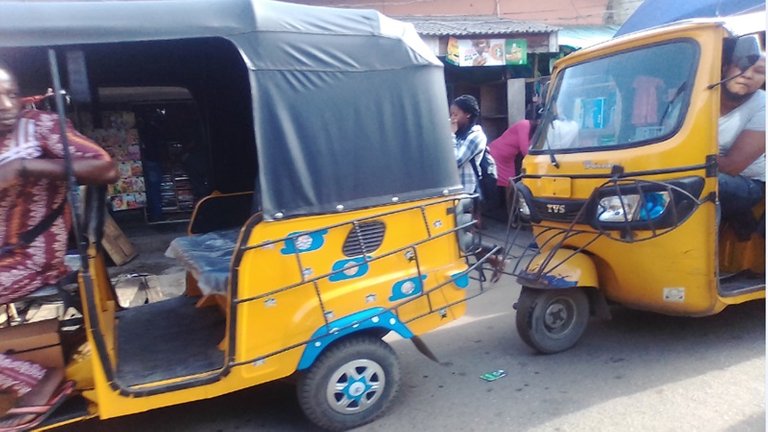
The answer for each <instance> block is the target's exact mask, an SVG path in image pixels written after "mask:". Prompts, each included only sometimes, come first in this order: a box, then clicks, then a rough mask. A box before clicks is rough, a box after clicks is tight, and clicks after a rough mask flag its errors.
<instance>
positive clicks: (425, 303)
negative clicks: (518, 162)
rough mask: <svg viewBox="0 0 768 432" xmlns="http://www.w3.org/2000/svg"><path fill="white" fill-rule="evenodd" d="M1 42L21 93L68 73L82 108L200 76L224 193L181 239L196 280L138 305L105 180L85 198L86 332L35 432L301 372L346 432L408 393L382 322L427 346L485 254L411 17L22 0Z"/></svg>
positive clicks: (318, 404)
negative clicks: (115, 252)
mask: <svg viewBox="0 0 768 432" xmlns="http://www.w3.org/2000/svg"><path fill="white" fill-rule="evenodd" d="M0 57H1V58H3V59H4V61H6V62H7V63H8V64H9V65H10V66H11V68H12V69H13V70H14V71H15V72H16V74H17V76H18V77H19V79H20V81H21V86H22V88H46V87H47V86H50V87H52V88H54V90H55V94H56V104H55V105H56V108H57V110H58V112H59V115H60V116H66V115H69V116H70V117H71V118H72V119H73V120H74V121H75V122H76V121H77V119H78V113H80V114H82V113H83V112H86V111H89V110H98V100H97V99H98V91H97V90H98V89H99V88H102V87H119V88H124V89H128V93H131V89H136V91H137V92H138V91H139V89H140V90H141V92H142V93H147V92H148V91H151V90H152V89H154V88H162V89H167V88H169V87H181V88H184V89H186V90H187V91H188V92H189V93H190V94H192V96H193V97H194V100H195V102H196V103H197V106H198V107H199V110H200V117H201V118H202V119H204V125H203V129H204V130H205V132H206V139H207V140H208V142H209V144H210V149H211V151H210V155H209V157H210V163H211V165H212V167H213V175H212V183H213V186H214V188H215V189H216V192H215V193H213V194H212V195H210V196H209V197H207V198H205V199H203V200H201V201H200V202H199V203H198V204H197V206H196V209H195V212H194V214H193V216H192V219H191V221H190V223H189V235H188V236H186V237H181V238H179V239H177V240H174V242H172V244H171V246H170V248H169V253H171V254H173V255H174V256H176V257H177V258H178V259H179V260H180V261H181V262H182V263H183V265H184V266H185V269H186V270H187V280H186V284H187V285H186V290H185V293H184V295H182V296H179V297H175V298H171V299H167V300H162V301H159V302H154V303H149V304H146V305H141V306H138V307H131V308H128V307H124V306H122V305H120V304H119V302H118V298H117V296H116V294H115V289H114V287H113V285H112V282H111V280H110V278H109V274H108V272H107V268H106V258H105V254H104V251H103V248H102V242H101V239H102V236H103V224H104V213H105V209H106V207H105V203H104V191H103V190H100V189H99V188H88V190H86V191H85V193H84V194H82V195H79V196H78V195H77V194H75V193H72V194H71V196H70V201H71V207H72V208H73V209H79V208H80V207H81V205H80V204H81V203H84V205H83V206H82V207H83V209H81V210H79V211H75V215H74V216H75V217H76V219H77V220H76V223H75V224H74V225H75V228H76V233H75V236H76V238H77V239H78V242H77V243H78V246H79V253H80V258H81V270H80V272H79V275H78V277H79V295H80V298H81V307H82V312H83V317H84V323H83V326H82V327H81V329H82V331H84V336H85V337H86V342H85V343H84V344H83V345H81V346H66V344H65V346H64V347H63V348H64V353H65V356H64V359H63V361H64V364H65V367H66V377H65V379H66V380H67V382H68V383H70V389H69V390H72V391H71V394H69V393H68V396H67V397H64V398H60V399H58V400H57V401H56V404H57V405H58V409H56V410H55V411H53V412H52V413H51V412H49V413H46V415H45V416H38V417H36V418H34V419H32V420H31V421H29V422H26V423H24V424H22V425H20V428H21V429H28V428H35V427H37V428H40V429H49V428H53V427H55V426H59V425H62V424H66V423H71V422H75V421H79V420H82V419H85V418H90V417H98V418H100V419H109V418H114V417H118V416H125V415H129V414H134V413H140V412H144V411H148V410H152V409H155V408H160V407H165V406H170V405H177V404H183V403H186V402H190V401H197V400H201V399H207V398H213V397H216V396H219V395H224V394H227V393H231V392H234V391H237V390H241V389H245V388H249V387H253V386H257V385H259V384H262V383H266V382H270V381H275V380H279V379H283V378H288V377H290V378H292V379H295V381H296V383H297V394H298V399H299V403H300V405H301V407H302V409H303V411H304V412H305V413H306V415H307V416H308V417H309V419H310V420H311V421H313V422H314V423H316V424H317V425H318V426H319V427H322V428H325V429H334V430H342V429H348V428H352V427H355V426H359V425H362V424H365V423H368V422H371V421H373V420H374V419H375V418H377V417H378V416H380V415H382V413H383V412H384V410H385V409H386V407H387V406H388V405H389V403H390V401H391V399H392V398H393V396H394V395H395V394H396V392H397V388H398V383H399V366H398V363H397V358H396V355H395V352H394V351H393V350H392V348H390V347H389V346H388V345H387V344H386V343H385V342H383V341H382V337H383V336H384V335H386V334H388V333H390V332H395V333H397V334H399V335H400V336H402V337H403V338H408V339H412V340H414V342H416V344H417V348H420V350H421V351H422V352H424V353H426V354H430V353H429V350H428V348H427V347H426V346H425V345H424V344H423V342H421V341H420V340H419V338H418V336H419V335H421V334H424V333H426V332H428V331H430V330H432V329H434V328H436V327H439V326H441V325H443V324H446V323H448V322H450V321H452V320H454V319H456V318H458V317H460V316H461V315H462V314H463V313H464V310H465V304H464V302H465V300H466V299H467V298H468V297H470V296H468V295H467V288H468V285H469V282H470V279H473V278H475V277H476V276H475V274H474V273H472V272H474V271H475V270H479V269H480V268H481V267H482V265H483V262H484V260H485V259H486V258H487V256H488V254H479V253H478V252H477V251H478V248H477V246H478V245H477V235H476V234H475V233H474V232H473V231H472V229H471V228H472V226H473V225H474V223H475V222H474V220H473V219H472V207H471V202H472V201H471V197H469V196H467V195H466V194H464V193H463V192H462V188H461V184H460V182H459V179H458V174H457V170H456V165H455V160H454V156H453V151H452V148H451V145H450V142H451V139H450V132H449V125H448V123H447V121H446V118H447V116H446V100H447V97H446V91H445V87H444V82H443V70H442V64H441V63H440V61H439V60H438V59H437V58H436V57H435V56H434V55H433V54H432V53H431V51H430V50H429V49H428V48H427V46H426V45H425V44H424V43H423V41H421V39H420V38H419V37H418V35H417V34H416V32H415V30H414V29H413V27H412V26H411V25H410V24H404V23H400V22H398V21H395V20H392V19H389V18H387V17H385V16H382V15H380V14H379V13H377V12H375V11H362V10H352V9H338V10H337V9H331V8H320V7H310V6H304V5H295V4H284V3H279V2H271V1H251V0H221V1H217V2H209V1H204V0H191V1H190V0H183V1H182V0H178V1H174V0H171V1H162V2H154V1H153V2H70V1H64V2H62V1H42V2H10V3H4V4H3V6H2V14H0ZM59 64H61V65H62V67H60V66H59ZM65 95H66V98H67V99H70V100H71V104H69V105H68V104H67V102H66V101H65ZM189 127H190V128H192V127H198V126H197V125H189ZM493 251H494V249H487V250H486V252H489V253H490V252H493ZM8 330H10V331H13V330H14V327H10V329H0V339H1V338H2V337H3V336H2V335H3V334H7V333H2V331H8ZM72 339H73V338H67V340H72ZM72 386H73V387H74V389H72V388H71V387H72Z"/></svg>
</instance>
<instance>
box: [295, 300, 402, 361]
mask: <svg viewBox="0 0 768 432" xmlns="http://www.w3.org/2000/svg"><path fill="white" fill-rule="evenodd" d="M370 329H382V330H386V332H387V333H388V332H389V331H394V332H395V333H397V334H399V335H400V336H402V337H403V338H405V339H410V338H412V337H413V332H411V331H410V330H409V329H408V327H406V326H405V324H403V323H402V322H401V321H400V320H399V319H398V318H397V315H395V314H394V313H393V312H392V311H391V310H388V309H384V308H383V307H377V308H372V309H368V310H364V311H360V312H357V313H354V314H352V315H348V316H345V317H343V318H339V319H337V320H335V321H332V322H329V323H328V324H327V325H324V326H322V327H320V328H318V329H317V330H316V331H315V333H314V334H312V338H310V341H309V342H308V343H307V345H306V347H305V348H304V353H303V354H302V355H301V360H299V365H298V366H297V367H296V370H304V369H307V368H309V367H310V366H312V364H313V363H314V362H315V360H317V357H319V356H320V354H321V353H322V352H323V350H325V348H327V347H328V346H330V345H331V343H333V342H334V341H336V340H338V339H340V338H342V337H345V336H349V335H351V334H353V333H357V332H359V331H362V330H370Z"/></svg>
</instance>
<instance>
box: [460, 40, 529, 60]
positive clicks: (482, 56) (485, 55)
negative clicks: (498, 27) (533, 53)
mask: <svg viewBox="0 0 768 432" xmlns="http://www.w3.org/2000/svg"><path fill="white" fill-rule="evenodd" d="M446 61H447V62H449V63H451V64H454V65H456V66H462V67H464V66H503V65H525V64H528V42H527V41H526V40H525V39H486V38H479V39H456V38H453V37H452V38H449V39H448V47H447V50H446Z"/></svg>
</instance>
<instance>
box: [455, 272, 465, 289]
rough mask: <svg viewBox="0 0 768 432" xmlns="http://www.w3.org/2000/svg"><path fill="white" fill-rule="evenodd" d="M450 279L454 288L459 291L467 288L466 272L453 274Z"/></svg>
mask: <svg viewBox="0 0 768 432" xmlns="http://www.w3.org/2000/svg"><path fill="white" fill-rule="evenodd" d="M451 279H453V283H454V284H456V286H457V287H459V288H461V289H464V288H466V287H468V286H469V273H468V272H460V273H454V274H452V275H451Z"/></svg>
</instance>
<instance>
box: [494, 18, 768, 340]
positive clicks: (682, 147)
mask: <svg viewBox="0 0 768 432" xmlns="http://www.w3.org/2000/svg"><path fill="white" fill-rule="evenodd" d="M764 38H765V22H764V13H761V14H755V15H745V16H738V17H731V18H720V19H700V20H691V21H685V22H677V23H673V24H669V25H665V26H661V27H656V28H652V29H649V30H645V31H642V32H637V33H633V34H629V35H626V36H622V37H619V38H616V39H613V40H611V41H609V42H605V43H602V44H599V45H597V46H594V47H591V48H587V49H583V50H580V51H578V52H575V53H573V54H570V55H568V56H567V57H565V58H563V59H561V60H560V61H558V63H557V64H556V67H555V71H554V74H553V78H552V82H551V86H550V90H549V95H548V100H547V103H546V108H545V112H544V114H543V119H542V124H541V126H540V127H539V130H538V131H537V134H536V136H535V137H534V139H533V142H532V147H531V151H530V154H529V155H528V156H527V157H526V159H525V160H524V165H523V166H524V172H523V174H522V177H521V179H520V181H519V182H518V183H516V184H514V187H513V188H510V189H512V196H511V197H510V200H511V202H512V203H513V207H514V213H515V214H514V215H513V216H514V217H516V218H520V219H522V220H524V221H526V222H527V224H528V225H529V226H530V227H531V228H532V233H533V240H534V242H531V239H530V238H528V237H526V236H525V234H526V232H525V231H516V232H511V233H510V237H511V240H513V241H511V242H510V243H513V244H514V245H516V246H510V247H509V249H508V251H507V253H508V254H509V256H510V257H514V258H516V266H515V268H513V269H509V272H510V273H511V274H514V275H515V276H516V277H517V280H518V282H519V283H520V285H521V286H522V291H521V293H520V297H519V299H518V301H517V303H516V306H515V307H516V309H517V317H516V323H517V330H518V333H519V334H520V337H521V338H522V339H523V340H524V341H525V342H526V343H527V344H528V345H529V346H531V347H532V348H534V349H535V350H537V351H539V352H542V353H555V352H560V351H563V350H567V349H569V348H571V347H572V346H574V345H575V344H576V343H577V341H578V340H579V338H580V337H581V336H582V334H583V332H584V331H585V329H586V327H587V323H588V320H589V318H590V316H591V315H597V316H599V317H601V318H608V317H610V309H609V305H610V304H620V305H624V306H626V307H629V308H634V309H641V310H647V311H652V312H658V313H663V314H668V315H683V316H705V315H712V314H716V313H718V312H720V311H721V310H723V308H725V307H726V306H728V305H735V304H738V303H743V302H746V301H750V300H755V299H761V298H765V253H764V251H765V234H764V229H763V230H760V229H755V227H758V228H759V227H760V225H761V224H762V225H764V223H765V222H764V207H765V206H764V199H763V203H760V204H758V205H757V206H756V207H754V208H753V212H752V214H750V215H748V216H749V218H752V219H753V221H752V222H753V223H752V224H751V226H752V229H751V230H750V231H748V232H746V234H745V233H744V232H743V231H744V230H743V229H740V228H743V227H738V226H734V225H733V224H732V223H725V222H723V221H721V220H720V219H721V218H720V217H719V205H720V204H719V199H718V192H719V191H718V166H717V163H716V158H717V155H718V119H719V117H720V93H721V90H720V89H721V86H722V76H721V72H722V66H721V65H722V64H723V61H724V60H728V59H724V58H723V54H722V53H723V52H724V45H728V46H737V47H739V48H738V49H731V50H730V52H733V53H734V55H739V56H742V58H740V59H735V58H734V59H731V61H732V62H739V64H743V65H744V67H745V68H747V67H749V64H750V63H749V62H752V63H754V62H755V61H756V60H757V59H758V58H760V55H761V52H762V50H763V46H762V45H763V44H764V40H765V39H764ZM725 52H729V51H728V50H725ZM763 157H764V156H763ZM515 240H516V241H515ZM522 240H525V241H522Z"/></svg>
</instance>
